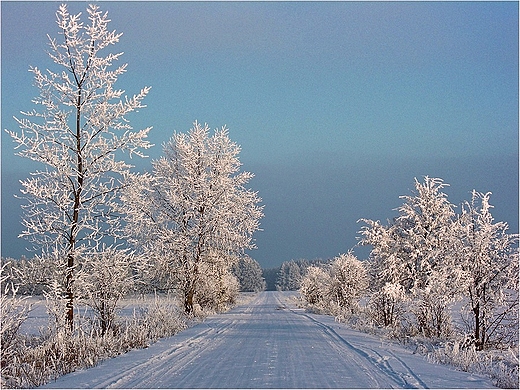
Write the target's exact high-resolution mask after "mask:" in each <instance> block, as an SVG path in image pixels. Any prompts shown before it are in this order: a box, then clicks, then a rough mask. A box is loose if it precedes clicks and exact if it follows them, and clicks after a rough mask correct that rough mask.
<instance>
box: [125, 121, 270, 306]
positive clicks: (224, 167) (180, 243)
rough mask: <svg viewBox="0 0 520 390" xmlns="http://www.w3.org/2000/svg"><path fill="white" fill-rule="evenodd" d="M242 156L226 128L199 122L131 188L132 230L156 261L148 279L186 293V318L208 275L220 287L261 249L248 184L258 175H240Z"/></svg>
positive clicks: (136, 241)
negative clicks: (241, 260)
mask: <svg viewBox="0 0 520 390" xmlns="http://www.w3.org/2000/svg"><path fill="white" fill-rule="evenodd" d="M239 152H240V147H239V146H238V145H237V144H235V143H234V142H232V141H231V140H230V138H229V136H228V130H227V129H226V128H225V127H223V128H221V129H217V130H215V132H214V133H213V134H210V130H209V127H208V126H207V125H204V126H203V125H201V124H199V123H197V122H195V123H194V125H193V128H192V129H191V130H190V131H189V132H188V133H175V134H174V136H173V138H172V139H171V140H170V141H169V142H167V143H166V144H165V145H164V155H163V157H161V158H160V159H159V160H157V161H154V162H153V171H152V173H148V174H136V175H134V176H133V178H132V182H131V185H129V186H128V187H127V188H126V189H125V194H124V197H123V199H124V210H123V211H124V212H125V213H126V218H127V225H126V232H127V234H128V237H129V240H130V242H131V243H133V244H134V245H135V247H136V249H138V250H140V251H141V252H142V254H143V255H145V257H146V258H148V259H149V260H150V262H149V264H148V266H147V267H146V269H144V270H143V274H147V275H148V276H149V277H150V278H151V279H153V280H155V281H156V282H157V281H158V282H161V284H163V286H164V285H166V288H174V289H175V290H177V291H179V292H180V293H181V298H182V300H183V302H184V309H185V312H186V313H187V314H190V313H192V312H193V305H194V303H195V302H194V298H196V294H197V289H198V288H199V287H200V286H201V283H202V279H203V275H202V273H203V272H213V271H214V279H213V280H214V283H220V282H222V280H224V279H223V278H224V276H225V275H227V274H226V272H227V271H229V270H230V268H231V266H232V265H233V264H234V263H235V262H236V261H237V259H238V257H239V256H240V255H242V254H243V252H244V250H245V249H252V248H253V247H254V242H253V233H254V232H255V231H257V230H258V229H259V220H260V218H261V217H262V215H263V213H262V207H261V206H259V205H258V203H259V202H260V198H259V197H258V195H257V193H256V192H254V191H252V190H250V189H248V188H246V187H245V186H246V185H247V183H248V182H249V180H250V179H251V178H252V177H253V174H252V173H249V172H240V167H241V164H240V161H239V159H238V154H239ZM157 271H160V273H161V275H163V276H159V275H158V274H157ZM209 279H210V278H209V276H208V275H204V283H206V284H207V283H208V280H209Z"/></svg>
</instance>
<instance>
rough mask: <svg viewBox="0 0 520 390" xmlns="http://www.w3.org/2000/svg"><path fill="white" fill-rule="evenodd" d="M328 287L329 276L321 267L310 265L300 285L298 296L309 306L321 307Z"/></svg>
mask: <svg viewBox="0 0 520 390" xmlns="http://www.w3.org/2000/svg"><path fill="white" fill-rule="evenodd" d="M329 285H330V275H329V274H328V272H327V271H326V270H325V269H324V267H323V266H316V265H311V266H310V267H309V268H308V269H307V274H306V275H305V276H304V277H303V279H302V281H301V283H300V294H301V296H302V298H303V299H304V300H305V302H307V303H308V304H310V305H313V306H322V305H323V304H324V302H325V297H326V295H327V288H328V286H329Z"/></svg>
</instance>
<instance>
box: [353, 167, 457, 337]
mask: <svg viewBox="0 0 520 390" xmlns="http://www.w3.org/2000/svg"><path fill="white" fill-rule="evenodd" d="M446 186H447V184H445V183H444V182H443V180H442V179H437V178H430V177H428V176H426V177H425V178H424V182H422V183H421V182H419V181H418V180H417V179H416V180H415V190H416V191H415V193H414V194H413V195H408V196H402V197H401V198H402V199H404V201H405V202H404V204H403V205H402V206H401V207H399V208H398V212H399V216H398V217H397V218H395V220H394V221H393V223H392V224H390V225H389V226H382V225H381V224H380V223H379V222H374V221H370V220H362V221H363V222H365V223H366V224H367V226H365V227H363V228H362V231H361V232H362V235H363V238H362V240H361V244H363V245H372V246H373V250H372V252H371V266H370V271H371V274H372V275H373V276H374V277H375V279H376V284H378V285H379V286H378V287H379V288H383V287H384V286H386V287H385V289H388V288H390V286H394V287H397V286H396V284H399V285H401V286H402V287H403V288H404V290H405V291H406V292H407V293H408V294H409V295H410V296H411V297H413V299H414V300H415V305H414V314H415V316H416V319H417V326H418V330H419V331H420V332H422V333H424V334H425V335H427V336H436V337H439V336H441V335H445V334H446V333H447V332H448V331H449V329H448V328H449V325H450V317H449V313H448V311H447V306H448V304H449V303H450V302H452V301H453V299H454V298H455V295H456V293H455V290H456V284H457V282H458V280H459V279H458V277H459V275H458V274H457V268H456V267H455V265H454V259H455V257H454V250H455V248H456V243H457V237H456V229H455V225H454V220H455V212H454V209H453V206H452V204H450V203H449V201H448V197H447V195H446V194H445V193H444V192H443V188H445V187H446ZM387 283H389V284H388V285H387ZM393 296H394V297H400V294H397V295H393ZM388 298H390V296H388ZM385 300H387V299H386V298H385ZM388 303H389V304H388ZM398 303H399V302H398V301H395V300H394V299H393V298H392V299H390V302H387V303H385V304H384V305H383V306H382V307H384V309H383V310H384V311H385V313H383V314H385V315H387V314H388V316H387V317H388V318H390V317H392V316H391V315H390V313H387V311H388V310H389V311H393V310H394V308H395V307H396V305H398ZM386 322H387V321H385V323H386Z"/></svg>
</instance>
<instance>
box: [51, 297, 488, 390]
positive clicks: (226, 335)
mask: <svg viewBox="0 0 520 390" xmlns="http://www.w3.org/2000/svg"><path fill="white" fill-rule="evenodd" d="M285 297H286V295H283V293H277V292H264V293H260V294H258V295H257V296H256V297H255V298H254V299H253V300H252V301H251V302H249V303H248V304H246V305H243V306H240V307H237V308H235V309H233V310H231V311H230V312H228V313H225V314H221V315H216V316H212V317H209V318H207V319H206V321H205V322H203V323H201V324H198V325H196V326H194V327H192V328H189V329H187V330H185V331H183V332H181V333H179V334H178V335H176V336H174V337H170V338H167V339H163V340H161V341H159V342H158V343H156V344H154V345H152V346H151V347H150V348H148V349H145V350H138V351H131V352H129V353H127V354H125V355H123V356H120V357H117V358H114V359H110V360H108V361H105V362H103V363H102V364H100V365H99V366H97V367H95V368H91V369H89V370H85V371H78V372H75V373H72V374H69V375H66V376H64V377H62V378H60V379H58V380H57V381H56V382H52V383H49V384H48V385H47V387H48V388H473V389H476V388H490V387H492V386H491V382H490V381H488V380H486V379H484V378H483V377H480V376H477V375H471V374H468V373H464V372H459V371H455V370H452V369H449V368H448V367H445V366H440V365H433V364H430V363H428V362H426V361H425V360H424V358H423V357H421V356H418V355H414V354H412V353H411V351H408V350H406V349H404V348H401V347H400V346H398V345H395V344H392V343H389V342H382V341H381V340H379V339H378V338H376V337H374V336H371V335H367V334H363V333H359V332H355V331H352V330H349V329H348V328H346V327H345V326H344V325H341V324H338V323H335V322H334V320H333V319H332V318H331V317H328V316H318V315H311V314H308V313H305V312H304V311H303V310H301V309H297V308H296V307H295V306H293V305H290V304H289V303H288V302H287V299H286V298H285Z"/></svg>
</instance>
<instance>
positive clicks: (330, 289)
mask: <svg viewBox="0 0 520 390" xmlns="http://www.w3.org/2000/svg"><path fill="white" fill-rule="evenodd" d="M318 264H319V263H318ZM367 287H368V277H367V272H366V269H365V267H364V265H363V263H362V262H361V261H359V260H358V259H357V258H356V257H355V256H354V255H353V254H352V253H345V254H341V255H339V256H337V257H335V258H334V259H333V260H332V261H331V262H330V263H328V264H319V265H313V266H310V267H308V268H307V270H306V272H305V275H304V276H303V277H302V279H301V283H300V294H301V295H302V298H303V299H304V300H305V301H306V302H307V303H308V304H310V305H312V306H313V307H314V308H318V309H320V310H323V311H325V312H328V313H331V314H333V315H335V316H344V315H345V314H353V313H354V312H356V310H357V309H358V302H359V299H360V298H361V296H362V295H363V294H364V292H365V291H366V289H367Z"/></svg>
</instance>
